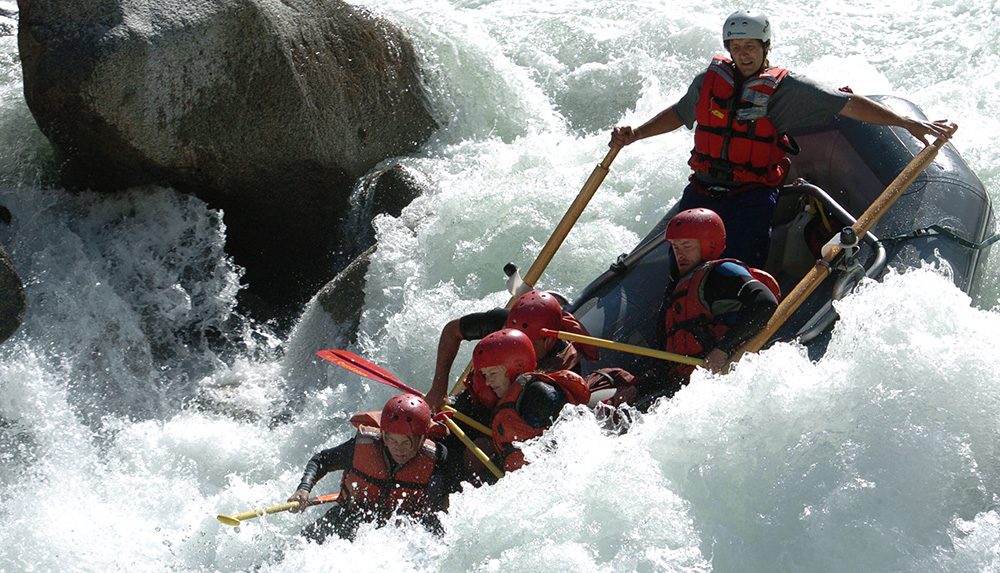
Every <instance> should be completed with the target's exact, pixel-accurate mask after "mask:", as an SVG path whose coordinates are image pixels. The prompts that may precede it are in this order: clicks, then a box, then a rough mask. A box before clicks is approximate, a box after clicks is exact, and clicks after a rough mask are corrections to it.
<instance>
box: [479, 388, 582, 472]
mask: <svg viewBox="0 0 1000 573" xmlns="http://www.w3.org/2000/svg"><path fill="white" fill-rule="evenodd" d="M535 380H542V381H544V382H547V383H549V384H551V385H553V386H556V387H558V388H560V389H562V391H563V392H564V393H565V394H566V399H567V400H568V401H569V403H570V404H586V403H588V402H590V390H589V389H587V383H586V382H585V381H584V380H583V377H582V376H580V375H579V374H577V373H576V372H573V371H571V370H560V371H558V372H552V373H549V374H543V373H541V372H528V373H527V374H522V375H521V376H518V377H517V380H515V381H514V383H512V384H511V385H510V388H508V389H507V393H506V394H504V395H503V398H501V399H500V403H499V404H498V405H497V407H496V410H494V412H493V446H494V447H495V448H496V451H497V452H498V453H499V454H500V456H501V457H502V458H503V469H504V471H508V472H510V471H514V470H516V469H518V468H520V467H521V466H523V465H524V453H523V452H521V450H519V449H517V448H515V447H514V442H523V441H525V440H530V439H531V438H537V437H538V436H541V435H542V433H543V432H545V428H535V427H533V426H531V425H530V424H528V423H527V422H525V421H524V419H523V418H521V416H520V415H519V414H518V413H517V409H518V404H519V399H518V398H519V397H520V396H521V391H522V390H524V387H525V385H527V384H530V383H531V382H533V381H535Z"/></svg>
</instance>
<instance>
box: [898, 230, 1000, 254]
mask: <svg viewBox="0 0 1000 573" xmlns="http://www.w3.org/2000/svg"><path fill="white" fill-rule="evenodd" d="M934 236H940V237H942V238H944V239H947V240H949V241H954V242H955V243H958V244H959V245H962V246H963V247H966V248H968V249H973V250H977V251H978V250H981V249H985V248H986V247H989V246H990V245H992V244H993V243H995V242H997V241H1000V233H996V234H994V235H993V236H992V237H990V238H988V239H986V240H984V241H982V242H980V243H974V242H972V241H970V240H968V239H963V238H962V237H959V236H958V235H956V234H955V233H954V232H953V231H951V230H950V229H946V228H945V227H942V226H941V225H931V226H930V227H924V228H923V229H917V230H915V231H912V232H910V233H907V234H905V235H899V236H898V237H891V238H888V239H882V240H881V241H879V242H880V243H881V244H882V245H883V246H885V247H886V249H889V248H891V247H894V246H896V245H897V244H899V243H902V242H904V241H910V240H913V239H920V238H924V237H934Z"/></svg>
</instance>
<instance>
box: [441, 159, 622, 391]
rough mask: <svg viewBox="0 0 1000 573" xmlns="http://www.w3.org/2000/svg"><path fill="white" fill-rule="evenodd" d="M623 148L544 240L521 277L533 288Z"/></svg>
mask: <svg viewBox="0 0 1000 573" xmlns="http://www.w3.org/2000/svg"><path fill="white" fill-rule="evenodd" d="M619 151H621V148H620V147H612V148H611V150H610V151H608V154H607V155H605V156H604V160H603V161H601V162H600V163H598V164H597V166H596V167H594V170H593V171H592V172H591V173H590V177H588V178H587V181H586V183H584V184H583V188H581V189H580V192H579V193H578V194H577V195H576V199H574V200H573V203H572V204H570V206H569V209H567V210H566V214H565V215H563V218H562V219H561V220H560V221H559V224H558V225H556V228H555V230H553V231H552V235H551V236H549V240H548V241H546V242H545V246H543V247H542V250H541V251H540V252H539V253H538V257H536V258H535V262H534V263H532V264H531V267H530V268H529V269H528V272H527V273H525V275H524V276H523V277H522V278H521V280H522V281H523V282H524V283H525V284H527V285H528V286H530V287H534V286H535V283H536V282H538V278H539V277H541V276H542V272H544V271H545V268H546V267H548V266H549V263H550V262H551V261H552V257H554V256H555V254H556V251H558V250H559V247H560V246H561V245H562V243H563V241H565V240H566V236H567V235H569V231H570V229H572V228H573V225H576V221H577V219H579V218H580V215H582V214H583V210H584V209H586V208H587V204H588V203H590V200H591V199H592V198H593V197H594V193H596V192H597V188H598V187H600V186H601V183H603V182H604V178H605V177H607V175H608V172H609V171H610V169H611V162H612V161H614V160H615V157H616V156H617V155H618V152H619ZM516 300H517V297H514V296H511V297H510V300H508V301H507V308H510V307H512V306H514V302H515V301H516ZM470 372H472V362H471V361H470V362H469V363H468V364H467V365H466V366H465V370H463V371H462V375H461V376H459V377H458V380H457V381H456V382H455V385H454V386H452V388H451V392H449V393H450V394H451V395H455V394H458V393H459V392H461V391H462V390H463V389H464V388H465V379H466V378H467V377H468V376H469V373H470Z"/></svg>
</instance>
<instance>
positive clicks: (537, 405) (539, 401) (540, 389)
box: [466, 328, 590, 481]
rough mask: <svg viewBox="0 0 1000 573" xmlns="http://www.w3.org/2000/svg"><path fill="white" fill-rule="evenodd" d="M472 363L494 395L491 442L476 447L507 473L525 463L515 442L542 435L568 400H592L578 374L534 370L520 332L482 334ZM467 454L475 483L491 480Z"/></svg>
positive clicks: (532, 352) (525, 339) (528, 344)
mask: <svg viewBox="0 0 1000 573" xmlns="http://www.w3.org/2000/svg"><path fill="white" fill-rule="evenodd" d="M472 364H473V367H474V368H475V370H476V372H478V373H479V374H480V375H481V376H482V377H483V380H484V381H485V384H486V386H487V387H488V388H489V389H490V390H491V391H492V392H493V394H494V395H495V396H496V397H497V404H496V406H495V407H494V408H493V412H492V420H491V424H490V427H491V428H492V430H493V435H492V442H491V443H489V442H486V441H485V440H480V442H479V443H480V447H481V448H482V449H483V451H484V452H487V453H488V454H491V456H492V458H493V460H494V462H495V463H496V464H497V465H498V466H501V467H502V468H503V469H504V471H507V472H510V471H514V470H516V469H518V468H520V467H521V466H523V465H524V464H525V461H524V454H523V453H522V452H521V450H520V449H519V448H518V447H517V446H515V445H514V444H515V443H516V442H523V441H526V440H530V439H531V438H535V437H538V436H541V435H542V433H543V432H544V431H545V430H546V429H547V428H548V427H549V426H551V425H552V424H553V422H555V419H556V418H557V417H558V416H559V412H560V411H561V410H562V408H563V406H565V405H566V404H586V403H587V402H589V401H590V390H588V389H587V384H586V382H584V380H583V377H581V376H580V375H579V374H577V373H576V372H573V371H571V370H558V371H556V372H549V373H545V372H539V371H537V370H536V368H537V363H536V360H535V349H534V346H533V345H532V342H531V339H530V338H528V336H527V335H526V334H525V333H523V332H521V331H520V330H516V329H513V328H506V329H503V330H498V331H497V332H494V333H492V334H489V335H487V336H485V337H484V338H483V339H482V340H480V341H479V343H478V344H476V348H475V349H474V350H473V352H472ZM466 457H467V468H468V469H469V471H470V474H471V475H472V476H473V478H474V480H473V481H475V478H477V477H478V478H479V479H486V480H491V481H492V479H493V475H492V474H490V473H489V472H486V471H483V470H484V469H485V468H483V466H482V465H481V464H480V463H479V460H478V459H476V458H474V457H472V456H468V455H467V456H466Z"/></svg>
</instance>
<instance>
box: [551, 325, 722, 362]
mask: <svg viewBox="0 0 1000 573" xmlns="http://www.w3.org/2000/svg"><path fill="white" fill-rule="evenodd" d="M542 336H552V337H555V338H561V339H563V340H569V341H570V342H580V343H583V344H589V345H591V346H600V347H602V348H610V349H611V350H621V351H622V352H628V353H631V354H639V355H642V356H649V357H651V358H659V359H661V360H670V361H671V362H680V363H681V364H690V365H692V366H704V365H705V360H704V359H703V358H695V357H694V356H685V355H684V354H674V353H673V352H666V351H664V350H654V349H652V348H646V347H645V346H635V345H633V344H625V343H623V342H615V341H614V340H607V339H604V338H594V337H593V336H586V335H583V334H574V333H572V332H566V331H564V330H559V331H555V330H549V329H547V328H543V329H542Z"/></svg>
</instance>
